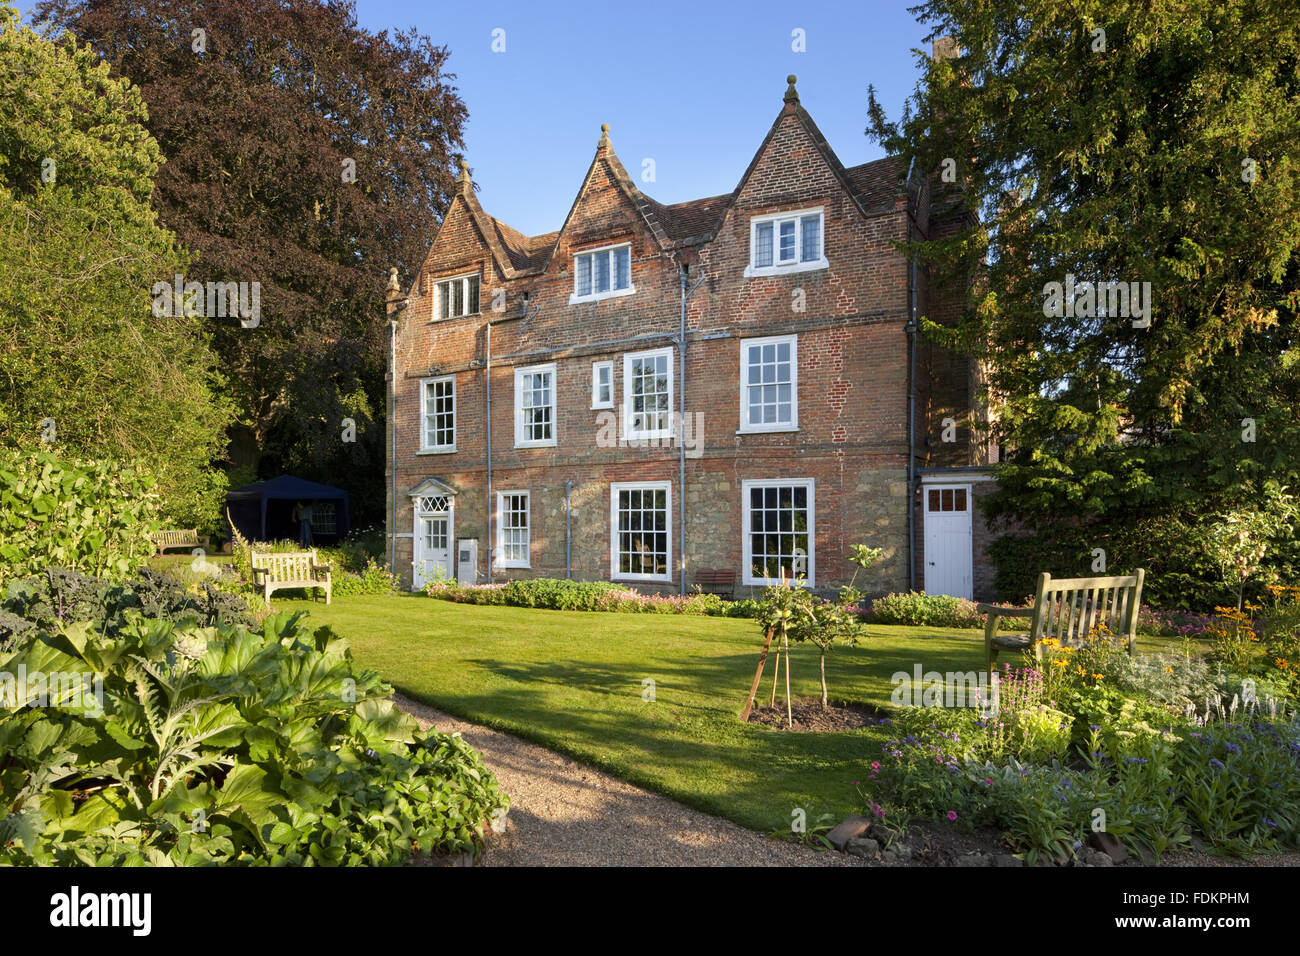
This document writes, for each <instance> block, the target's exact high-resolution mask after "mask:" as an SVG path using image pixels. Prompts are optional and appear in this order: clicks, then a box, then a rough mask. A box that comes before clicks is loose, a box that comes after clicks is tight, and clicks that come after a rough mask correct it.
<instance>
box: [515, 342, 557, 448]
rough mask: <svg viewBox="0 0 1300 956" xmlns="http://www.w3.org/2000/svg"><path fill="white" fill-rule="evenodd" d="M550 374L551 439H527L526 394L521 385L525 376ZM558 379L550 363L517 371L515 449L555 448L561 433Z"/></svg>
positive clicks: (552, 363) (553, 366)
mask: <svg viewBox="0 0 1300 956" xmlns="http://www.w3.org/2000/svg"><path fill="white" fill-rule="evenodd" d="M548 372H549V373H550V376H551V437H550V438H540V439H527V438H525V437H524V435H525V434H526V432H525V430H524V392H523V387H522V385H521V383H520V379H522V378H523V377H524V376H525V375H536V374H539V373H548ZM558 379H559V376H558V375H557V374H556V371H555V363H554V362H549V363H547V364H545V365H527V366H524V367H522V368H517V369H515V447H516V448H554V447H555V446H556V444H557V439H558V438H559V433H560V415H559V411H560V402H559V396H558V387H557V386H558Z"/></svg>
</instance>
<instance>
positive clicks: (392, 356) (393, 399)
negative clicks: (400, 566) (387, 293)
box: [388, 302, 406, 574]
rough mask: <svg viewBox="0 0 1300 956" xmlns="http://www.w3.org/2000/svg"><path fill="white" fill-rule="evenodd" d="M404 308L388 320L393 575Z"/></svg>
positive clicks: (402, 304) (390, 562)
mask: <svg viewBox="0 0 1300 956" xmlns="http://www.w3.org/2000/svg"><path fill="white" fill-rule="evenodd" d="M405 308H406V303H405V302H400V303H398V305H397V306H396V308H394V309H393V312H392V314H391V315H390V316H389V319H388V331H389V336H388V342H389V345H388V369H389V372H388V374H389V380H390V382H391V383H392V384H391V385H390V387H389V389H388V428H389V435H390V436H391V441H392V445H393V465H392V467H393V487H392V496H393V506H392V508H391V509H390V512H391V517H390V520H391V523H390V524H389V526H388V527H389V535H388V569H389V570H390V571H392V572H393V573H394V574H396V573H397V317H398V315H400V314H401V313H402V310H404V309H405Z"/></svg>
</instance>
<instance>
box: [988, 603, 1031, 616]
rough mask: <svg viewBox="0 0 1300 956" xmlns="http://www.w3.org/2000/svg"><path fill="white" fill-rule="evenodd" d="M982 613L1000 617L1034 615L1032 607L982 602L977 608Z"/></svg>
mask: <svg viewBox="0 0 1300 956" xmlns="http://www.w3.org/2000/svg"><path fill="white" fill-rule="evenodd" d="M975 610H976V611H978V612H979V613H980V614H996V615H997V616H998V617H1033V616H1034V609H1033V608H1032V607H998V606H997V605H996V604H980V605H977V606H976V608H975Z"/></svg>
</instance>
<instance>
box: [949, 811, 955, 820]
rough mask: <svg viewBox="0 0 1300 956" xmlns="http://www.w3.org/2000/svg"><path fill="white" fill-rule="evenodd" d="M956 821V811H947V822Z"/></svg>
mask: <svg viewBox="0 0 1300 956" xmlns="http://www.w3.org/2000/svg"><path fill="white" fill-rule="evenodd" d="M956 819H957V811H956V810H949V811H948V820H949V821H952V820H956Z"/></svg>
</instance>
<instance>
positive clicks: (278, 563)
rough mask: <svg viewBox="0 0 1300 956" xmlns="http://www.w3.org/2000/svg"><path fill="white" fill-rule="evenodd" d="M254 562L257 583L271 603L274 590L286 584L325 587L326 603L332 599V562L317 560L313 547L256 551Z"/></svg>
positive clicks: (296, 586)
mask: <svg viewBox="0 0 1300 956" xmlns="http://www.w3.org/2000/svg"><path fill="white" fill-rule="evenodd" d="M252 563H253V580H254V583H256V585H257V586H258V587H260V588H261V589H262V592H263V595H264V596H265V598H266V604H267V606H268V607H270V605H271V592H272V591H283V590H285V589H287V588H308V589H311V588H323V589H324V591H325V603H326V604H329V603H330V587H331V586H330V566H329V565H328V564H321V563H320V562H319V561H317V559H316V550H315V549H314V548H313V549H312V550H311V551H279V552H266V551H260V552H259V551H254V552H253V555H252ZM314 597H315V595H314V594H313V598H314Z"/></svg>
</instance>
